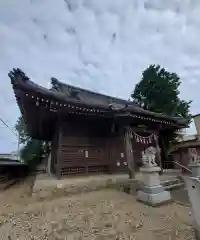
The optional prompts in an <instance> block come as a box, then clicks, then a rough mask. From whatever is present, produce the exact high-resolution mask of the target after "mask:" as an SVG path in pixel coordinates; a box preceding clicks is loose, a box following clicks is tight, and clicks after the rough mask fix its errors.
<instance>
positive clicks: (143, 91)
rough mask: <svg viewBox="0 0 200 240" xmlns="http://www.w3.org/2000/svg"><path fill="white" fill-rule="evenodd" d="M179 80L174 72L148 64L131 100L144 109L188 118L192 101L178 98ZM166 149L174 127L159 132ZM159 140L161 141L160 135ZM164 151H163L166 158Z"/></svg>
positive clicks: (170, 141) (171, 140)
mask: <svg viewBox="0 0 200 240" xmlns="http://www.w3.org/2000/svg"><path fill="white" fill-rule="evenodd" d="M180 84H181V80H180V78H179V76H178V75H177V74H176V73H171V72H168V71H167V70H165V69H164V68H161V67H160V66H159V65H150V66H149V67H148V68H147V69H145V70H144V71H143V73H142V79H141V81H140V82H139V83H138V84H136V86H135V89H134V91H133V92H132V94H131V97H132V98H133V100H134V101H135V102H136V103H137V104H138V105H139V106H140V107H143V108H144V109H147V110H150V111H153V112H158V113H163V114H166V115H169V116H173V117H183V118H190V117H191V115H190V111H189V110H190V105H191V102H192V101H188V102H187V101H185V100H181V99H180V96H179V94H180V92H179V86H180ZM161 135H162V140H163V141H164V146H165V147H166V149H165V150H166V151H167V149H168V148H169V146H170V143H172V142H173V141H175V139H176V137H177V134H176V129H175V130H173V131H167V132H161ZM159 141H161V136H160V139H159ZM166 151H165V153H163V154H164V155H165V156H163V157H164V158H166V157H167V156H166Z"/></svg>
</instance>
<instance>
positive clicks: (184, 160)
mask: <svg viewBox="0 0 200 240" xmlns="http://www.w3.org/2000/svg"><path fill="white" fill-rule="evenodd" d="M192 118H193V120H194V123H195V127H196V131H197V134H194V135H183V136H182V138H180V140H179V142H177V143H176V144H174V145H173V146H172V148H171V150H170V155H171V156H172V159H173V160H174V161H175V162H177V163H179V164H181V165H182V166H184V167H187V166H188V164H189V161H190V158H191V157H192V156H191V154H194V152H195V153H196V154H197V155H198V156H199V157H200V114H197V115H194V116H193V117H192ZM174 166H175V167H176V168H181V166H180V165H178V164H175V165H174Z"/></svg>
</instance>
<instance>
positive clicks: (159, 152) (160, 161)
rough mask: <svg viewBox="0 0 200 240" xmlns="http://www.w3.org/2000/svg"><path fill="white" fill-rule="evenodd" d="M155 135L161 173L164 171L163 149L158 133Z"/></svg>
mask: <svg viewBox="0 0 200 240" xmlns="http://www.w3.org/2000/svg"><path fill="white" fill-rule="evenodd" d="M154 136H155V142H156V151H157V159H158V162H159V163H160V168H161V173H163V164H162V158H161V149H160V147H159V143H158V133H157V134H155V135H154Z"/></svg>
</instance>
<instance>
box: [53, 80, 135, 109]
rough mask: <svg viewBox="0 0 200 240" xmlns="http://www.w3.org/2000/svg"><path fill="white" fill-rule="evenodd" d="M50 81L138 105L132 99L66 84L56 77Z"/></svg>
mask: <svg viewBox="0 0 200 240" xmlns="http://www.w3.org/2000/svg"><path fill="white" fill-rule="evenodd" d="M51 83H52V84H60V85H64V86H66V87H70V88H76V89H77V90H80V91H84V92H87V93H91V94H95V95H99V96H102V97H107V98H110V99H113V100H114V99H115V100H119V101H123V102H127V103H130V105H135V106H138V104H136V103H135V102H134V101H129V100H126V99H123V98H118V97H114V96H109V95H107V94H104V93H100V92H95V91H92V90H88V89H85V88H81V87H78V86H74V85H71V84H68V83H64V82H62V81H60V80H58V79H57V78H54V77H52V78H51ZM138 107H139V106H138Z"/></svg>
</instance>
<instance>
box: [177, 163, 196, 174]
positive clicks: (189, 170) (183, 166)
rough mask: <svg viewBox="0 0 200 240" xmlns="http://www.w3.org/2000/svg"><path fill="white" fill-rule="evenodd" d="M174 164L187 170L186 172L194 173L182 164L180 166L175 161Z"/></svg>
mask: <svg viewBox="0 0 200 240" xmlns="http://www.w3.org/2000/svg"><path fill="white" fill-rule="evenodd" d="M173 163H175V164H177V165H178V166H180V167H181V168H183V169H185V170H186V171H188V172H190V173H192V170H191V169H189V168H187V167H185V166H184V165H182V164H180V163H178V162H176V161H173Z"/></svg>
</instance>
